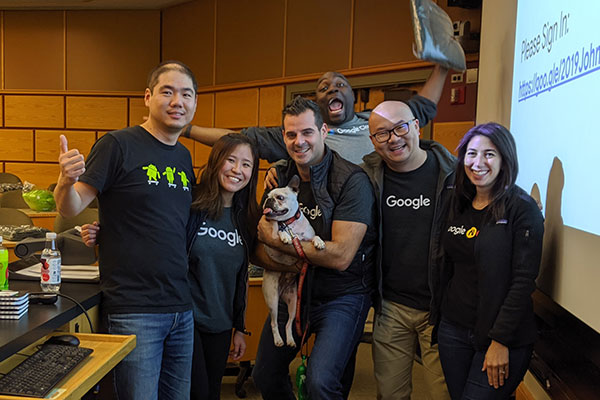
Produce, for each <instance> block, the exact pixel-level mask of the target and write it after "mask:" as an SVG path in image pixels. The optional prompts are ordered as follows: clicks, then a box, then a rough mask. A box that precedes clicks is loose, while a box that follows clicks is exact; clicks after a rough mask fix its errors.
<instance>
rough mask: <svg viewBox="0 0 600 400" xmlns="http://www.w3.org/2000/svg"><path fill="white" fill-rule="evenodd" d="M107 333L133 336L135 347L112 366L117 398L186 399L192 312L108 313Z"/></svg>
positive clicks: (191, 347) (190, 368) (190, 362)
mask: <svg viewBox="0 0 600 400" xmlns="http://www.w3.org/2000/svg"><path fill="white" fill-rule="evenodd" d="M107 322H108V332H109V333H113V334H121V335H130V334H134V335H136V347H135V349H134V350H133V351H132V352H131V353H129V354H128V355H127V357H125V358H124V359H123V360H122V361H121V362H120V363H119V364H118V365H117V366H116V367H115V369H114V377H115V389H116V393H117V397H118V398H119V399H120V400H124V399H140V400H142V399H143V400H146V399H148V400H152V399H159V398H160V399H161V400H162V399H173V400H180V399H189V397H190V374H191V370H192V352H193V349H194V346H193V340H194V320H193V316H192V311H191V310H190V311H186V312H182V313H170V314H149V313H148V314H137V313H136V314H109V315H108V321H107Z"/></svg>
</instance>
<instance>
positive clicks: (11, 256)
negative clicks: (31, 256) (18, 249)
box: [2, 240, 19, 263]
mask: <svg viewBox="0 0 600 400" xmlns="http://www.w3.org/2000/svg"><path fill="white" fill-rule="evenodd" d="M17 243H19V242H13V241H12V240H4V241H3V242H2V247H4V248H5V249H7V250H8V262H9V263H11V262H13V261H17V260H19V257H17V256H15V246H16V245H17Z"/></svg>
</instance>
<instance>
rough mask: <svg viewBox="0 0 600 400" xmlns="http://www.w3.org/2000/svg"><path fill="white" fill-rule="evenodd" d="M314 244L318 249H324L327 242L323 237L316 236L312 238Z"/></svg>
mask: <svg viewBox="0 0 600 400" xmlns="http://www.w3.org/2000/svg"><path fill="white" fill-rule="evenodd" d="M312 243H313V246H315V248H316V249H317V250H323V249H324V248H325V242H324V241H323V239H321V238H320V237H318V236H315V237H314V238H313V240H312Z"/></svg>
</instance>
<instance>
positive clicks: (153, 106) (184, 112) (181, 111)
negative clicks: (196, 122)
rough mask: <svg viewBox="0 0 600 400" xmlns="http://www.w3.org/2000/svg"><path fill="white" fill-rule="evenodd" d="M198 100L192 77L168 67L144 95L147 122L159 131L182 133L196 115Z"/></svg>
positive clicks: (168, 133)
mask: <svg viewBox="0 0 600 400" xmlns="http://www.w3.org/2000/svg"><path fill="white" fill-rule="evenodd" d="M196 99H197V96H196V93H195V91H194V87H193V83H192V80H191V79H190V77H189V76H187V75H186V74H184V73H183V72H181V71H178V70H176V69H172V70H167V71H166V72H163V73H162V74H161V75H160V76H159V77H158V83H157V84H156V86H154V88H153V90H152V91H150V89H146V92H145V94H144V101H145V103H146V107H148V109H149V117H148V123H149V124H150V125H151V126H152V127H153V128H154V129H155V130H158V132H160V133H164V134H167V135H171V134H177V135H179V133H180V132H181V130H182V129H183V127H185V126H186V125H187V124H189V123H190V122H191V121H192V118H193V117H194V112H195V111H196Z"/></svg>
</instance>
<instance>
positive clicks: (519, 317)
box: [434, 186, 544, 350]
mask: <svg viewBox="0 0 600 400" xmlns="http://www.w3.org/2000/svg"><path fill="white" fill-rule="evenodd" d="M543 235H544V221H543V217H542V214H541V212H540V210H539V207H538V205H537V203H536V202H535V201H534V200H533V199H532V198H531V197H530V196H529V195H528V194H527V193H526V192H525V191H524V190H523V189H521V188H519V187H517V186H515V187H513V188H512V189H510V192H509V193H508V196H507V198H506V200H505V213H504V217H503V218H500V219H498V220H494V221H490V222H488V223H486V224H484V225H483V226H482V228H481V230H480V232H479V235H478V236H477V240H476V242H475V262H476V264H477V268H478V276H477V282H478V304H477V311H476V312H477V318H476V322H475V328H474V334H475V345H476V347H477V348H478V349H480V350H485V349H487V347H488V346H489V345H490V342H491V340H492V339H493V340H495V341H497V342H499V343H501V344H503V345H505V346H507V347H519V346H524V345H528V344H532V343H533V342H534V341H535V339H536V335H537V331H536V324H535V317H534V313H533V301H532V299H531V294H532V293H533V291H534V290H535V279H536V277H537V275H538V271H539V267H540V261H541V256H542V239H543ZM437 263H438V265H439V266H441V279H440V282H439V283H440V286H439V287H438V288H436V290H438V291H439V293H440V296H438V297H437V298H438V299H442V298H443V294H444V290H445V289H446V287H447V285H448V282H449V280H450V278H451V277H452V274H453V265H452V264H451V263H450V262H445V260H444V257H443V255H442V256H441V257H439V258H438V260H437ZM440 305H441V302H438V303H437V305H436V306H437V308H438V310H439V307H440ZM438 322H439V319H438ZM436 333H437V330H436ZM434 340H435V338H434Z"/></svg>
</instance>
